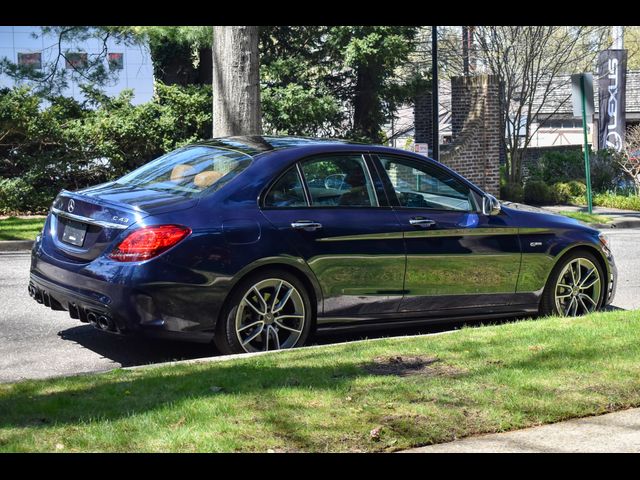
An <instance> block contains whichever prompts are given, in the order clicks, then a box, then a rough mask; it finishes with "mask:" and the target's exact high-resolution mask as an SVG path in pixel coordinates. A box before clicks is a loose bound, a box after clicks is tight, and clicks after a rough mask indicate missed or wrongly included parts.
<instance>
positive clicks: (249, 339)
mask: <svg viewBox="0 0 640 480" xmlns="http://www.w3.org/2000/svg"><path fill="white" fill-rule="evenodd" d="M263 331H264V324H262V325H260V329H259V330H258V331H256V332H254V333H253V335H251V336H250V337H249V338H247V339H246V340H245V341H244V342H242V346H243V347H244V346H245V345H247V344H249V343H250V342H252V341H253V340H255V339H256V338H257V337H258V335H260V334H261V333H262V332H263Z"/></svg>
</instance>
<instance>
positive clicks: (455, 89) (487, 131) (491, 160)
mask: <svg viewBox="0 0 640 480" xmlns="http://www.w3.org/2000/svg"><path fill="white" fill-rule="evenodd" d="M501 88H502V86H501V84H500V82H499V81H498V79H497V77H495V76H492V75H474V76H465V77H454V78H452V79H451V108H452V111H451V121H452V133H453V142H452V143H451V144H448V145H443V146H442V148H441V154H440V157H441V158H440V161H441V162H442V163H444V164H445V165H447V166H449V167H450V168H453V169H454V170H455V171H457V172H458V173H460V174H461V175H463V176H464V177H466V178H467V179H469V180H470V181H472V182H473V183H475V184H476V185H478V186H479V187H480V188H482V189H483V190H485V191H486V192H488V193H490V194H492V195H495V196H496V197H498V196H499V195H500V158H501V156H503V155H504V153H503V152H502V149H503V147H502V142H501V135H504V127H503V125H502V115H501V102H500V99H501Z"/></svg>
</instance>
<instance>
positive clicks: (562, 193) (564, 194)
mask: <svg viewBox="0 0 640 480" xmlns="http://www.w3.org/2000/svg"><path fill="white" fill-rule="evenodd" d="M571 197H572V195H571V186H570V185H569V184H568V183H564V182H557V183H554V184H553V185H552V187H551V199H552V201H553V203H556V204H567V203H569V201H570V200H571Z"/></svg>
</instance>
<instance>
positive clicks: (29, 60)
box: [18, 52, 42, 70]
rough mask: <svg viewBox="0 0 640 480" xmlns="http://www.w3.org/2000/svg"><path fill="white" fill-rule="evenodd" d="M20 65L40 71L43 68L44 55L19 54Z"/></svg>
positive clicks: (38, 53) (37, 53)
mask: <svg viewBox="0 0 640 480" xmlns="http://www.w3.org/2000/svg"><path fill="white" fill-rule="evenodd" d="M18 65H20V66H21V67H27V68H33V69H34V70H39V69H41V68H42V54H41V53H40V52H36V53H18Z"/></svg>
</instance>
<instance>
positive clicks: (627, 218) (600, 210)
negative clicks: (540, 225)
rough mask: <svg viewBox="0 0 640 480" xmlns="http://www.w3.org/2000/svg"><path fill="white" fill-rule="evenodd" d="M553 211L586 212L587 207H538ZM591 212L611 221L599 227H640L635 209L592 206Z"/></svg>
mask: <svg viewBox="0 0 640 480" xmlns="http://www.w3.org/2000/svg"><path fill="white" fill-rule="evenodd" d="M540 208H542V209H543V210H548V211H550V212H553V213H559V212H562V211H564V212H586V211H587V207H577V206H575V205H549V206H545V207H540ZM592 210H593V213H595V214H597V215H604V216H605V217H609V218H610V219H611V223H608V224H606V225H599V226H598V227H599V228H640V212H637V211H635V210H621V209H619V208H610V207H593V209H592Z"/></svg>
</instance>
